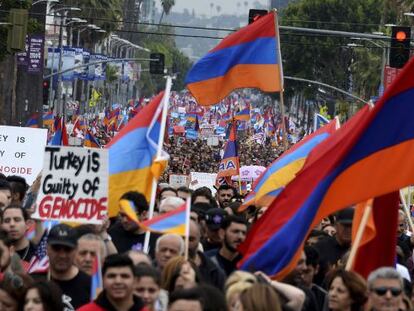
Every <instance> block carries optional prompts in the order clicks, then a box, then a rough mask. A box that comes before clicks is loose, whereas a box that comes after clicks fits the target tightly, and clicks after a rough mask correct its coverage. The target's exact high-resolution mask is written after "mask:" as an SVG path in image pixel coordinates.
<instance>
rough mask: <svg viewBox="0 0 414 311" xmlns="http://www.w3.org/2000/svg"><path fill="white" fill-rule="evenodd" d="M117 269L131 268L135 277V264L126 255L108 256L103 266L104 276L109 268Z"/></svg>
mask: <svg viewBox="0 0 414 311" xmlns="http://www.w3.org/2000/svg"><path fill="white" fill-rule="evenodd" d="M115 267H129V268H130V269H131V271H132V274H134V275H135V267H134V263H133V262H132V259H131V258H129V256H128V255H126V254H112V255H109V256H107V257H106V258H105V261H104V264H103V266H102V275H103V276H104V275H105V273H106V271H107V270H108V269H109V268H115Z"/></svg>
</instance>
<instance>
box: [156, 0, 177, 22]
mask: <svg viewBox="0 0 414 311" xmlns="http://www.w3.org/2000/svg"><path fill="white" fill-rule="evenodd" d="M174 4H175V0H161V6H162V13H161V17H160V21H159V23H158V24H161V22H162V19H163V18H164V14H165V15H168V14H170V11H171V8H172V7H173V6H174Z"/></svg>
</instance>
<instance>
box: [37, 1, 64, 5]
mask: <svg viewBox="0 0 414 311" xmlns="http://www.w3.org/2000/svg"><path fill="white" fill-rule="evenodd" d="M59 1H60V0H38V1H34V2H32V6H34V5H36V4H38V3H41V2H48V3H58V2H59Z"/></svg>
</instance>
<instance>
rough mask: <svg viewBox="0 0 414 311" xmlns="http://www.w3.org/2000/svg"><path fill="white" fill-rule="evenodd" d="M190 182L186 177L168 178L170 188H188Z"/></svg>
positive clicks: (173, 175) (172, 176)
mask: <svg viewBox="0 0 414 311" xmlns="http://www.w3.org/2000/svg"><path fill="white" fill-rule="evenodd" d="M189 182H190V180H189V176H188V175H179V174H171V175H170V178H169V182H168V183H169V184H170V186H171V187H174V188H179V187H182V186H186V187H187V186H188V184H189Z"/></svg>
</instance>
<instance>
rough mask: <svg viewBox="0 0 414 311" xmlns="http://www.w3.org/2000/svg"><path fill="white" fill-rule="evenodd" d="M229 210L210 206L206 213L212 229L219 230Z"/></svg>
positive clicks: (208, 223)
mask: <svg viewBox="0 0 414 311" xmlns="http://www.w3.org/2000/svg"><path fill="white" fill-rule="evenodd" d="M226 216H227V212H226V211H225V210H223V209H221V208H210V209H209V210H208V211H207V213H206V224H207V227H208V228H209V229H210V230H218V229H220V228H221V224H222V223H223V220H224V218H225V217H226Z"/></svg>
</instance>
